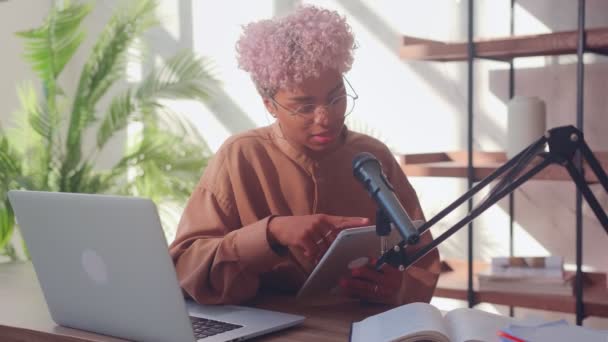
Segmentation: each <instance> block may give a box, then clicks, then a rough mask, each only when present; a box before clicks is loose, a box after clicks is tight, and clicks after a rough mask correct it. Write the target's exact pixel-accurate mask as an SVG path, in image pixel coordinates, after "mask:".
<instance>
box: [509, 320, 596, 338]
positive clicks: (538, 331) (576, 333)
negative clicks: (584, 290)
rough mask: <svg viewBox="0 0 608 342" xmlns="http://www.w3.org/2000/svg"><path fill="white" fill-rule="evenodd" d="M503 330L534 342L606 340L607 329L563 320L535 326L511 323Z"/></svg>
mask: <svg viewBox="0 0 608 342" xmlns="http://www.w3.org/2000/svg"><path fill="white" fill-rule="evenodd" d="M503 331H504V332H506V333H508V334H509V335H511V336H515V337H517V338H520V339H522V340H525V341H534V342H548V341H551V342H571V341H576V342H608V331H602V330H593V329H590V328H585V327H580V326H577V325H570V324H568V322H566V321H565V320H559V321H554V322H548V323H544V324H541V325H537V326H521V325H517V324H511V325H509V326H508V327H507V328H505V329H503Z"/></svg>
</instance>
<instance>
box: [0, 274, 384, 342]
mask: <svg viewBox="0 0 608 342" xmlns="http://www.w3.org/2000/svg"><path fill="white" fill-rule="evenodd" d="M253 305H254V306H256V307H260V308H267V309H272V310H278V311H283V312H288V313H294V314H299V315H303V316H306V317H307V319H306V320H305V321H304V323H303V324H301V325H299V326H296V327H292V328H289V329H286V330H282V331H279V332H276V333H272V334H269V335H265V336H263V337H260V338H258V339H255V341H286V342H290V341H292V342H300V341H301V342H304V341H347V339H348V334H349V331H350V323H351V322H353V321H358V320H361V319H363V318H365V317H367V316H369V315H373V314H376V313H379V312H382V311H385V310H387V309H388V307H387V306H384V305H362V304H359V303H358V302H348V303H341V304H333V305H326V306H303V305H301V304H298V303H297V302H296V301H295V300H294V299H293V298H292V297H280V296H261V297H260V298H259V299H258V300H257V301H256V302H255V303H254V304H253ZM0 340H1V341H2V342H13V341H15V342H16V341H28V342H29V341H52V342H59V341H68V342H76V341H78V342H82V341H103V342H114V341H124V340H120V339H116V338H111V337H108V336H103V335H98V334H93V333H88V332H85V331H81V330H75V329H70V328H65V327H61V326H58V325H57V324H55V322H53V320H52V319H51V316H50V314H49V312H48V308H47V306H46V302H45V301H44V297H43V295H42V290H41V289H40V286H39V284H38V280H37V279H36V275H35V273H34V269H33V267H32V265H31V264H30V263H17V264H0Z"/></svg>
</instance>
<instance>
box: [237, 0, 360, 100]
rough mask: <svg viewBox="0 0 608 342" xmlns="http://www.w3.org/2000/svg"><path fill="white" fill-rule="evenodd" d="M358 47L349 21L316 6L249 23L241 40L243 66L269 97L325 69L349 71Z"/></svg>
mask: <svg viewBox="0 0 608 342" xmlns="http://www.w3.org/2000/svg"><path fill="white" fill-rule="evenodd" d="M354 48H355V44H354V37H353V34H352V31H351V28H350V26H349V25H348V24H347V23H346V20H345V19H344V18H343V17H342V16H340V15H339V14H338V13H337V12H335V11H330V10H327V9H321V8H318V7H315V6H303V7H299V8H298V9H297V10H296V11H295V12H293V13H291V14H290V15H288V16H285V17H282V18H274V19H268V20H260V21H258V22H254V23H250V24H247V25H245V26H244V27H243V34H242V35H241V37H240V39H239V41H238V42H237V44H236V51H237V60H238V63H239V67H240V68H241V69H243V70H245V71H247V72H249V73H250V74H251V78H252V79H253V81H254V83H255V84H256V86H257V88H258V91H260V93H261V94H263V95H266V96H268V95H273V94H274V92H276V91H277V90H278V89H292V88H293V87H294V86H296V85H297V84H298V83H300V82H302V81H303V80H305V79H307V78H310V77H318V76H319V75H320V72H321V70H323V69H334V70H336V71H338V72H340V73H345V72H347V71H348V70H350V68H351V65H352V63H353V50H354Z"/></svg>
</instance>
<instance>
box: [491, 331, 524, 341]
mask: <svg viewBox="0 0 608 342" xmlns="http://www.w3.org/2000/svg"><path fill="white" fill-rule="evenodd" d="M496 334H497V335H498V336H500V337H504V338H506V339H507V340H509V341H513V342H526V340H522V339H521V338H518V337H515V336H513V335H511V334H507V333H506V332H504V331H502V330H498V332H497V333H496Z"/></svg>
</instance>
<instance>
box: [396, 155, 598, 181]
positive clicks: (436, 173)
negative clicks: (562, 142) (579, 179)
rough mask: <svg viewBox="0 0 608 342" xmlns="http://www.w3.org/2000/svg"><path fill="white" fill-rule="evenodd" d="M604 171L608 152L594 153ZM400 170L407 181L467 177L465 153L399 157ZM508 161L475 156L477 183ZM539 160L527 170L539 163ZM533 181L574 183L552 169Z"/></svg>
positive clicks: (501, 157) (500, 157) (592, 178)
mask: <svg viewBox="0 0 608 342" xmlns="http://www.w3.org/2000/svg"><path fill="white" fill-rule="evenodd" d="M594 155H595V157H596V158H597V159H598V160H599V162H600V163H601V165H602V167H603V168H604V170H608V152H594ZM399 161H400V164H401V168H402V169H403V171H404V172H405V174H406V175H407V176H408V177H459V178H466V177H467V153H466V151H454V152H438V153H420V154H404V155H401V156H400V160H399ZM506 161H507V157H506V154H505V153H504V152H473V163H474V175H475V180H476V181H479V180H482V179H483V178H485V177H487V176H489V175H490V174H491V173H492V172H494V171H495V170H496V169H497V168H498V167H500V166H501V165H503V164H504V163H505V162H506ZM540 161H541V158H540V157H538V159H537V160H534V161H533V162H532V163H531V164H530V165H529V166H528V168H527V169H529V168H532V167H533V166H534V165H535V164H536V163H538V162H540ZM524 172H525V171H524ZM585 178H586V179H587V182H589V183H597V177H595V174H594V173H593V172H592V171H591V170H590V169H587V172H586V175H585ZM533 179H537V180H561V181H565V180H571V178H570V175H569V174H568V172H567V171H566V169H565V168H564V167H561V166H559V165H550V166H548V167H546V168H545V169H544V170H543V171H541V172H540V173H538V174H537V175H536V176H535V177H534V178H533Z"/></svg>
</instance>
